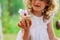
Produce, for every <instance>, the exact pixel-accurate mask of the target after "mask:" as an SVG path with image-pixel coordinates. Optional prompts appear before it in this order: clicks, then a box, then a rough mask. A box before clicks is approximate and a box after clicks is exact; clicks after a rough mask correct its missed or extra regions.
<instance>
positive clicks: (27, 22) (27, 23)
mask: <svg viewBox="0 0 60 40" xmlns="http://www.w3.org/2000/svg"><path fill="white" fill-rule="evenodd" d="M26 25H27V27H28V28H29V21H28V20H26Z"/></svg>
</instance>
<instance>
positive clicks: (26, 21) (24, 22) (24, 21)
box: [18, 9, 32, 29]
mask: <svg viewBox="0 0 60 40" xmlns="http://www.w3.org/2000/svg"><path fill="white" fill-rule="evenodd" d="M19 13H20V22H19V23H18V26H19V27H21V28H23V29H29V28H30V26H31V24H32V22H31V19H30V16H29V15H28V12H27V10H22V9H20V10H19Z"/></svg>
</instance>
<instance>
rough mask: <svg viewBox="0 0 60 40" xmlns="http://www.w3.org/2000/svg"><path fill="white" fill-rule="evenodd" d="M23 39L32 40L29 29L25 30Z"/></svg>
mask: <svg viewBox="0 0 60 40" xmlns="http://www.w3.org/2000/svg"><path fill="white" fill-rule="evenodd" d="M22 38H23V40H30V35H29V29H28V30H23V35H22Z"/></svg>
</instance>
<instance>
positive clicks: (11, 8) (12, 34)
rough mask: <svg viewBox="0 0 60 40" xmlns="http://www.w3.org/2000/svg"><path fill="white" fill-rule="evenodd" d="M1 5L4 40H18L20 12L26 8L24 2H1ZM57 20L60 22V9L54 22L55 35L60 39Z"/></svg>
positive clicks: (14, 0)
mask: <svg viewBox="0 0 60 40" xmlns="http://www.w3.org/2000/svg"><path fill="white" fill-rule="evenodd" d="M59 3H60V0H59ZM0 5H1V10H2V13H1V16H2V18H1V20H2V28H3V30H2V31H3V37H4V40H16V36H17V33H18V31H19V30H20V28H19V27H18V25H17V24H18V22H19V18H20V15H19V13H18V10H19V9H20V8H22V9H24V8H25V6H24V4H23V0H0ZM57 20H60V8H59V11H58V13H57V15H55V17H54V20H53V26H54V32H55V35H56V36H57V37H59V38H60V30H57V29H56V21H57Z"/></svg>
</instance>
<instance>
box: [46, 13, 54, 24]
mask: <svg viewBox="0 0 60 40" xmlns="http://www.w3.org/2000/svg"><path fill="white" fill-rule="evenodd" d="M54 15H55V14H52V15H51V16H50V18H49V19H48V20H47V24H48V23H49V22H51V20H53V18H54Z"/></svg>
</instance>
